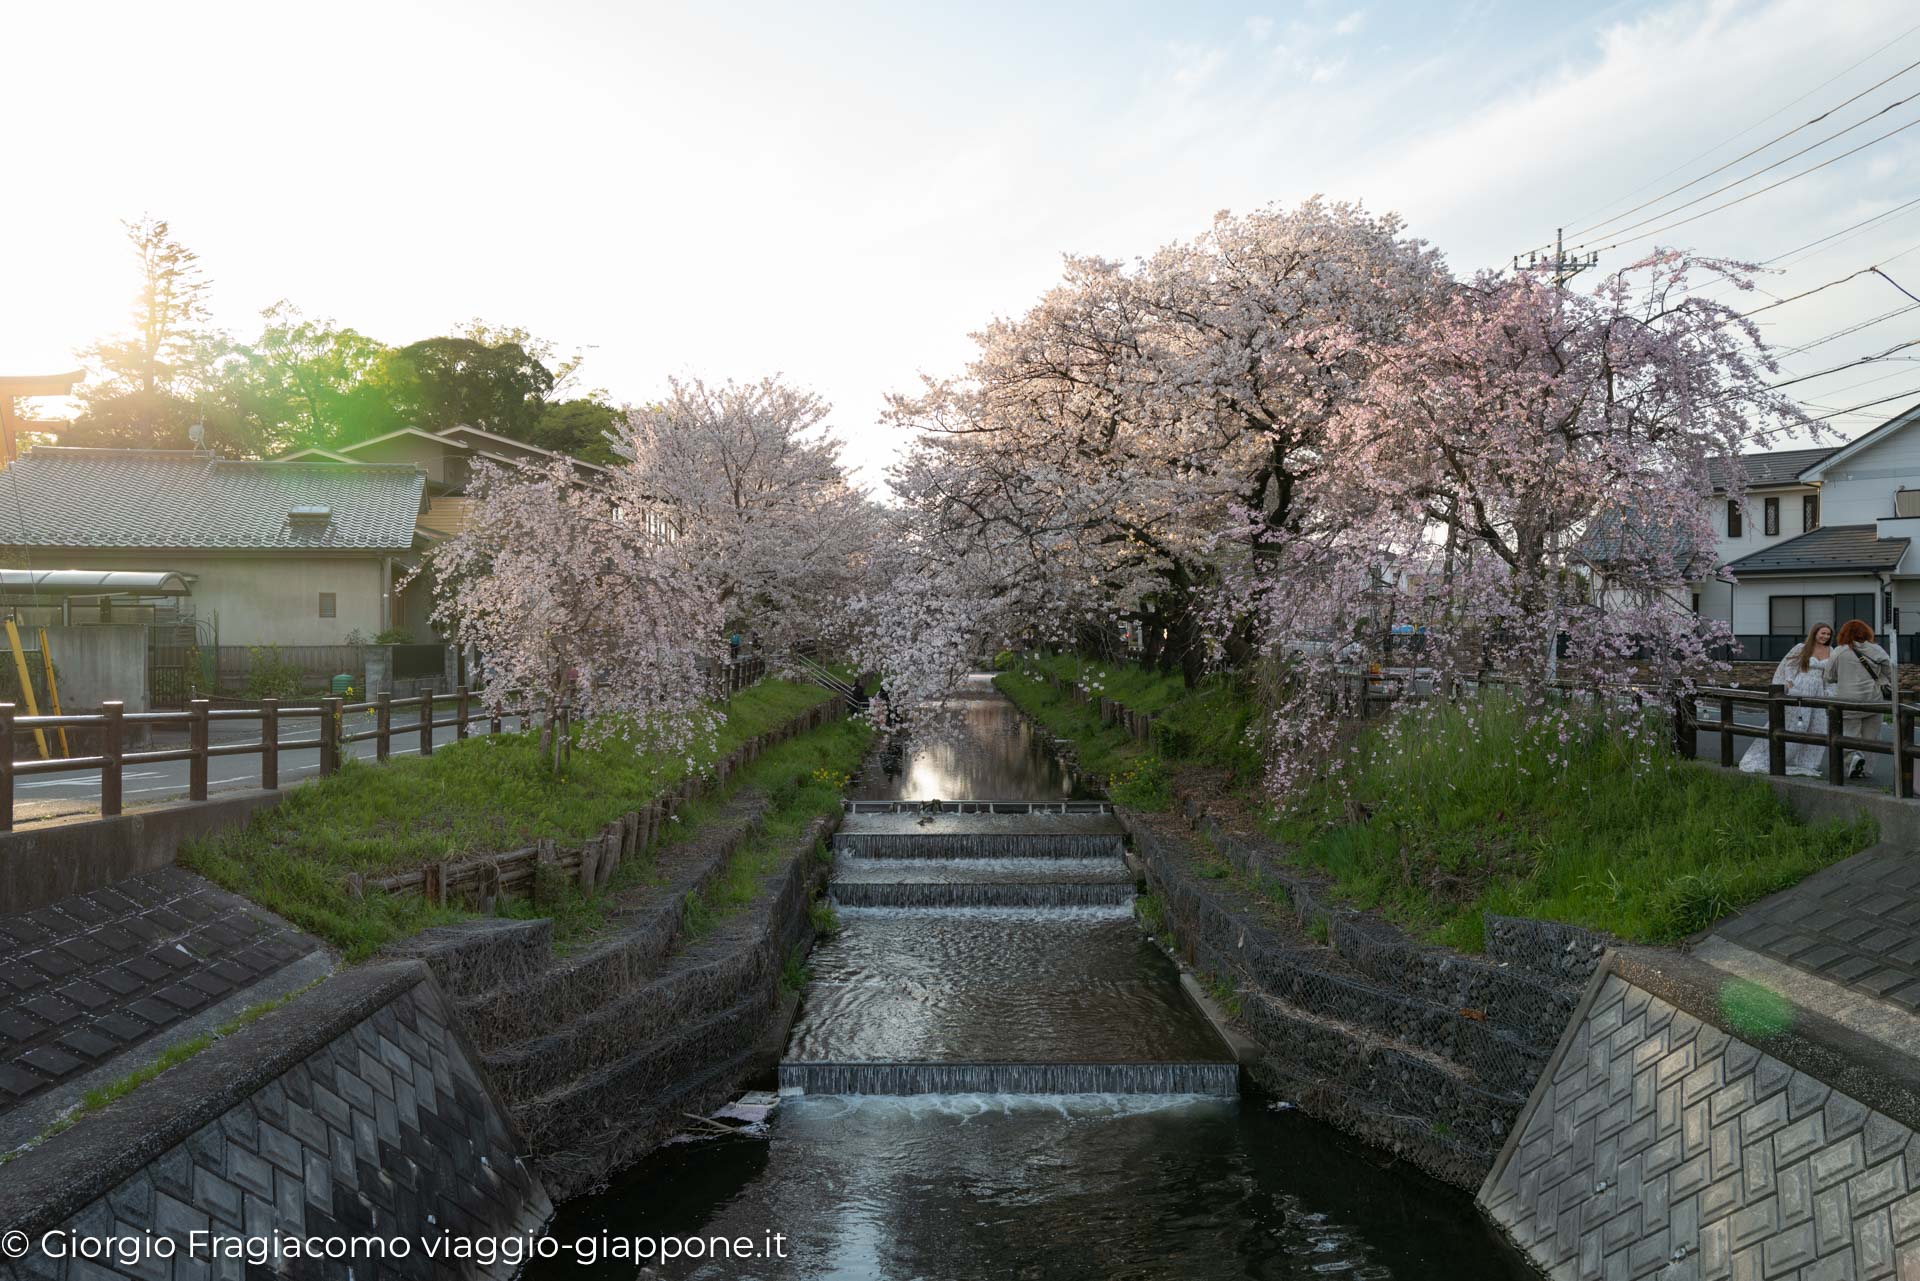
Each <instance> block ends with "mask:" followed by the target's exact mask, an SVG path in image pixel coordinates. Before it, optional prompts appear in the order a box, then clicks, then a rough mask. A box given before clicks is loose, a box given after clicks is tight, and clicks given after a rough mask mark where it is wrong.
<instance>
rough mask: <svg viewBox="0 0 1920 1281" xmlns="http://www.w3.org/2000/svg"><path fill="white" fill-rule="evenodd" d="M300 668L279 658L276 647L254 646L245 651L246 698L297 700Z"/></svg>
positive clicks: (278, 648) (278, 649)
mask: <svg viewBox="0 0 1920 1281" xmlns="http://www.w3.org/2000/svg"><path fill="white" fill-rule="evenodd" d="M299 696H300V667H299V664H297V663H292V662H289V661H288V660H286V659H284V658H282V657H281V656H280V647H279V646H278V645H264V646H261V645H256V646H254V647H253V648H252V649H249V650H248V651H247V697H248V698H298V697H299Z"/></svg>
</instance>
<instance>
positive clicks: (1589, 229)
mask: <svg viewBox="0 0 1920 1281" xmlns="http://www.w3.org/2000/svg"><path fill="white" fill-rule="evenodd" d="M1915 67H1920V62H1910V63H1908V64H1907V65H1906V66H1904V67H1902V68H1900V70H1898V71H1896V72H1894V73H1893V74H1892V75H1890V76H1888V77H1887V78H1886V79H1885V80H1881V81H1879V82H1878V83H1876V84H1873V85H1871V86H1869V87H1868V88H1865V89H1862V90H1861V91H1860V92H1859V93H1856V94H1854V95H1853V97H1851V98H1848V99H1847V100H1846V101H1845V102H1843V103H1841V104H1840V105H1839V106H1837V107H1829V108H1828V109H1827V110H1825V111H1823V112H1821V113H1820V114H1819V115H1817V116H1815V117H1814V118H1813V119H1811V120H1809V121H1807V122H1806V123H1805V124H1800V125H1795V126H1794V127H1793V128H1792V129H1789V130H1788V131H1787V132H1786V133H1783V134H1781V135H1780V136H1779V137H1778V138H1775V139H1773V140H1772V141H1770V142H1764V143H1761V144H1760V145H1759V146H1758V147H1755V148H1754V149H1753V150H1752V151H1748V152H1745V153H1743V154H1741V155H1738V156H1735V157H1734V158H1733V159H1732V160H1729V161H1727V163H1725V164H1723V165H1721V166H1720V167H1719V168H1717V169H1709V170H1708V171H1707V172H1706V173H1703V174H1701V175H1700V176H1699V177H1698V178H1695V179H1693V180H1692V181H1691V182H1683V183H1681V184H1680V185H1679V186H1678V187H1675V188H1673V189H1672V190H1670V191H1666V192H1663V193H1661V194H1660V195H1658V196H1655V197H1653V198H1652V199H1650V200H1643V201H1641V202H1640V203H1639V204H1637V205H1635V206H1634V207H1633V208H1631V209H1628V210H1626V211H1624V212H1622V213H1617V214H1615V215H1614V216H1613V217H1611V218H1605V219H1602V220H1601V221H1599V222H1596V223H1593V224H1592V225H1590V226H1586V227H1582V228H1580V229H1579V230H1578V231H1576V232H1574V233H1573V234H1574V235H1576V236H1585V235H1590V234H1592V233H1593V232H1595V231H1598V230H1600V229H1601V228H1603V227H1607V226H1610V225H1612V224H1613V223H1616V222H1619V221H1620V220H1621V219H1622V218H1625V217H1628V216H1629V215H1632V214H1636V213H1639V212H1640V211H1641V210H1642V209H1645V208H1646V207H1647V206H1649V205H1657V204H1659V203H1660V202H1661V201H1662V200H1665V199H1666V198H1667V197H1668V196H1677V195H1679V194H1680V193H1681V192H1683V191H1685V190H1686V189H1687V188H1688V187H1696V186H1698V185H1699V184H1701V183H1703V182H1705V181H1706V180H1707V179H1709V178H1712V177H1714V176H1715V175H1717V174H1722V173H1725V172H1726V171H1727V170H1729V169H1731V168H1733V166H1735V165H1737V164H1739V163H1740V162H1741V161H1743V160H1747V159H1751V158H1752V157H1754V156H1757V155H1759V154H1760V153H1761V152H1763V151H1765V150H1766V149H1767V148H1768V147H1771V146H1773V145H1774V144H1775V143H1779V142H1783V141H1785V140H1786V139H1788V138H1791V137H1792V136H1793V135H1794V134H1796V133H1798V132H1800V130H1802V129H1805V128H1807V127H1808V126H1809V125H1816V124H1819V123H1820V122H1821V121H1822V120H1825V119H1826V118H1827V117H1828V116H1831V115H1832V114H1833V113H1834V112H1836V111H1839V110H1841V109H1842V108H1845V107H1848V106H1851V105H1852V104H1854V103H1856V102H1858V101H1860V99H1862V98H1864V97H1866V96H1867V95H1868V94H1870V93H1872V92H1873V91H1874V90H1875V89H1878V88H1880V87H1881V85H1885V84H1888V83H1890V82H1892V81H1894V80H1898V79H1899V78H1900V77H1901V76H1904V75H1906V74H1907V73H1908V72H1910V71H1912V70H1913V69H1914V68H1915ZM1916 97H1920V94H1908V95H1907V96H1906V97H1904V98H1901V99H1899V100H1898V101H1896V102H1889V103H1888V104H1887V105H1886V106H1884V107H1881V108H1880V109H1879V110H1878V111H1876V112H1874V113H1873V114H1872V115H1868V116H1862V117H1861V118H1860V119H1858V120H1856V121H1854V122H1853V123H1852V124H1850V125H1848V126H1847V127H1846V128H1845V129H1841V130H1838V131H1836V132H1834V133H1830V134H1828V135H1827V136H1826V137H1824V138H1822V139H1820V140H1819V141H1818V142H1811V143H1808V144H1807V145H1806V146H1804V147H1802V148H1801V149H1800V150H1798V151H1796V152H1793V153H1792V154H1791V155H1786V156H1782V157H1780V159H1778V160H1776V161H1774V162H1773V163H1771V164H1769V165H1766V166H1765V167H1763V168H1760V169H1756V170H1754V171H1753V172H1752V173H1750V174H1748V175H1746V176H1745V177H1744V178H1736V179H1734V180H1733V181H1732V182H1730V183H1727V184H1726V185H1725V186H1722V187H1717V188H1715V189H1714V190H1712V191H1709V192H1706V193H1705V194H1703V195H1699V196H1695V197H1694V198H1693V199H1692V200H1689V201H1687V203H1686V204H1683V205H1678V206H1676V207H1675V208H1673V209H1669V210H1667V211H1666V214H1653V215H1650V216H1649V217H1646V218H1643V219H1641V220H1640V221H1639V222H1637V223H1634V224H1632V226H1628V227H1622V228H1620V231H1631V230H1633V228H1634V227H1639V226H1644V225H1645V224H1647V223H1649V222H1653V221H1654V220H1655V219H1657V218H1663V217H1665V216H1667V214H1673V213H1678V212H1679V211H1680V210H1681V209H1686V208H1688V207H1689V206H1692V205H1697V204H1699V203H1700V202H1701V201H1702V200H1708V199H1711V198H1712V197H1714V196H1717V195H1719V194H1720V193H1721V192H1723V191H1728V190H1730V189H1732V188H1734V187H1737V186H1739V185H1740V184H1741V183H1743V182H1751V181H1752V180H1753V179H1755V178H1758V177H1759V176H1760V175H1761V174H1763V173H1766V172H1768V171H1769V170H1773V169H1778V168H1779V167H1780V166H1781V165H1784V164H1786V163H1787V162H1788V161H1789V160H1795V159H1798V158H1799V157H1801V156H1804V155H1806V154H1807V153H1808V152H1809V151H1814V150H1817V149H1818V148H1820V147H1824V146H1825V145H1826V144H1827V143H1829V142H1832V141H1833V140H1834V139H1835V138H1839V137H1841V136H1843V135H1845V134H1849V133H1852V132H1853V131H1854V130H1855V129H1858V128H1859V127H1860V126H1861V125H1864V124H1866V123H1867V122H1868V121H1869V120H1877V119H1879V118H1880V117H1881V116H1884V115H1886V114H1887V113H1888V112H1889V111H1892V110H1893V109H1894V108H1895V107H1903V106H1905V105H1906V104H1907V103H1909V102H1912V101H1913V100H1914V98H1916ZM1608 234H1609V235H1616V234H1618V232H1609V233H1608Z"/></svg>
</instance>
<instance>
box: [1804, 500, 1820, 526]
mask: <svg viewBox="0 0 1920 1281" xmlns="http://www.w3.org/2000/svg"><path fill="white" fill-rule="evenodd" d="M1818 528H1820V495H1818V494H1808V495H1806V496H1805V497H1804V498H1802V499H1801V500H1800V532H1801V533H1803V534H1811V533H1812V532H1813V531H1814V530H1816V529H1818Z"/></svg>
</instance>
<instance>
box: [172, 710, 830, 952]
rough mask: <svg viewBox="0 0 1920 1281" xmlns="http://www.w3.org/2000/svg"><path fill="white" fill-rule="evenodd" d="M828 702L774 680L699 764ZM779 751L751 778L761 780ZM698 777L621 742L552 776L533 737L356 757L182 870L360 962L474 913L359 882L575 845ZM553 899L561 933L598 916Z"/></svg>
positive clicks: (589, 752)
mask: <svg viewBox="0 0 1920 1281" xmlns="http://www.w3.org/2000/svg"><path fill="white" fill-rule="evenodd" d="M829 696H830V695H829V694H828V692H827V691H826V690H823V689H820V688H818V687H817V686H813V685H803V684H798V683H792V682H787V681H773V680H768V681H762V682H760V683H759V684H757V685H754V686H752V687H751V688H749V689H745V690H742V691H741V692H740V693H738V694H736V695H734V697H733V698H732V699H731V700H729V701H728V703H727V705H726V711H727V720H726V723H725V725H724V726H722V728H721V731H720V733H719V736H718V741H717V742H716V743H715V744H713V745H712V746H711V747H710V748H709V749H708V750H705V751H702V752H700V753H698V754H697V755H696V758H695V760H694V762H693V763H692V765H693V768H694V769H696V770H705V769H706V768H708V767H709V766H711V764H712V763H713V762H714V761H715V760H718V759H719V758H720V757H722V756H725V755H726V754H727V753H729V752H731V751H732V750H733V749H734V748H735V747H737V746H739V745H740V744H741V743H743V742H745V741H746V740H747V739H749V738H752V737H753V736H754V735H756V734H760V733H763V732H765V731H766V730H769V729H772V728H773V727H775V726H777V725H779V724H782V723H784V722H785V721H788V720H790V719H791V718H793V717H794V716H795V715H798V714H799V713H800V712H802V711H805V710H806V709H807V708H809V707H812V706H814V705H815V704H817V703H820V702H823V701H825V700H826V699H827V698H828V697H829ZM806 737H807V738H813V737H814V735H807V736H806ZM794 741H798V740H790V741H789V743H787V744H782V745H781V748H782V749H784V748H786V747H788V746H790V745H791V743H792V742H794ZM779 751H780V749H776V750H775V751H774V752H770V753H767V754H766V755H763V756H762V758H761V759H760V760H759V761H757V762H755V767H754V769H753V770H752V771H749V772H751V773H755V774H760V773H763V767H765V766H766V765H767V764H768V762H769V761H770V760H773V759H776V758H778V757H779ZM689 768H690V766H689V761H688V759H687V757H686V756H684V755H675V754H672V753H668V752H661V751H642V750H639V749H637V748H635V747H634V746H632V745H631V744H628V743H625V742H622V741H619V740H614V741H611V742H608V743H605V744H603V745H601V746H598V747H593V748H587V747H583V746H576V747H575V748H574V750H573V753H572V757H571V760H570V762H569V763H568V765H567V766H566V768H565V770H563V771H562V772H561V773H560V774H558V775H556V774H554V773H553V772H552V770H551V768H550V766H549V765H548V764H547V763H546V762H544V761H543V760H542V759H541V757H540V753H539V749H538V744H537V740H536V738H535V736H534V735H532V734H501V735H494V736H484V737H479V738H471V739H468V740H466V741H465V742H462V743H455V744H452V745H450V746H447V747H442V748H439V749H438V750H436V751H435V752H434V754H433V755H432V756H426V757H403V758H398V759H395V760H392V761H389V762H388V763H387V764H385V765H374V764H367V763H363V762H358V761H353V762H348V763H346V764H345V765H343V767H342V769H341V771H340V773H339V774H337V775H335V776H334V777H332V778H328V779H321V780H318V781H316V782H312V783H308V784H305V785H303V786H301V787H298V788H295V789H293V790H291V791H290V792H289V793H288V795H287V797H286V799H284V800H283V801H281V802H280V804H278V805H277V806H275V807H274V808H272V809H270V810H265V811H263V812H261V813H260V814H258V815H256V816H254V818H253V819H252V820H251V821H250V822H248V824H247V825H246V826H245V827H242V828H236V829H233V830H231V831H228V832H224V833H221V834H219V835H216V836H213V837H210V838H208V839H205V840H201V841H195V842H192V843H189V844H188V845H187V846H186V847H185V848H184V849H183V850H182V861H183V862H185V863H186V864H187V865H188V866H190V867H192V868H193V869H194V870H195V871H198V872H200V873H202V874H203V875H205V876H207V877H209V878H211V879H212V880H214V881H216V882H218V883H219V884H221V885H223V886H225V887H227V888H228V889H231V890H234V891H236V892H237V893H240V894H244V895H246V896H247V897H248V898H251V899H253V900H254V901H255V902H257V903H259V904H261V905H262V906H264V907H267V908H269V909H271V910H273V911H275V912H278V913H280V914H281V915H282V916H285V917H286V918H288V919H289V920H291V921H293V922H294V923H295V924H296V925H298V926H300V927H301V928H302V929H305V930H307V931H309V932H311V933H314V934H317V935H319V936H320V937H322V938H324V939H326V940H327V941H328V942H329V943H331V944H333V945H334V946H335V947H337V948H339V949H340V950H341V952H342V953H343V954H344V955H345V956H346V958H347V960H348V961H349V962H356V961H360V960H364V959H365V958H366V957H368V956H370V955H372V954H373V952H375V951H376V950H378V949H379V948H380V947H381V946H383V945H384V944H386V943H388V942H390V941H392V940H393V939H396V938H401V937H404V936H405V935H407V934H411V933H414V932H415V931H418V930H421V929H424V928H426V927H428V926H431V925H436V924H441V923H444V922H447V921H452V920H458V919H462V918H463V917H464V916H465V915H466V914H465V913H463V912H461V911H460V910H458V909H454V908H436V907H432V906H430V905H428V903H427V902H426V900H425V899H424V898H423V897H421V896H419V895H408V894H397V895H389V894H384V893H380V892H377V891H375V892H370V893H368V894H367V896H366V897H365V898H364V899H354V898H353V897H351V896H350V895H349V894H348V893H347V890H346V877H347V876H348V874H349V873H359V874H361V875H363V876H367V877H370V878H371V877H379V876H384V875H390V874H392V873H395V872H399V871H404V870H407V869H411V868H415V867H419V866H421V865H423V864H425V863H429V862H433V861H436V860H442V859H459V858H469V857H475V856H478V855H482V854H488V853H499V852H504V851H507V850H513V849H519V848H522V847H524V846H527V845H530V844H532V843H533V842H534V841H536V840H539V839H543V838H547V839H553V840H556V841H559V842H561V843H563V844H566V843H574V842H578V841H581V840H584V839H586V838H588V837H591V836H594V835H597V834H598V833H599V832H600V830H601V829H602V828H604V827H605V826H606V825H607V824H608V823H610V822H612V821H614V820H615V819H617V818H619V817H620V816H621V815H622V814H625V813H626V812H627V811H629V810H633V809H638V808H640V807H641V806H643V805H646V804H647V803H648V802H650V801H651V800H652V799H653V798H654V797H655V796H657V795H658V794H660V793H661V792H662V791H664V790H666V789H668V788H670V787H673V786H675V785H677V784H678V783H679V782H680V781H681V780H682V779H683V778H685V777H686V776H687V774H688V773H689ZM738 777H741V776H738V775H737V776H736V778H738ZM688 821H690V820H688V819H687V818H686V816H685V812H684V811H683V823H684V822H688ZM556 900H557V904H558V906H559V908H560V910H561V911H562V913H563V914H564V915H566V916H567V917H569V918H573V917H577V918H578V919H577V920H576V919H568V920H563V921H562V924H561V930H562V933H563V934H564V933H569V932H572V933H578V932H580V931H582V930H586V929H590V928H592V926H593V923H594V921H595V919H597V917H596V914H595V913H594V912H592V911H591V910H590V907H589V905H584V904H580V905H573V906H571V907H569V906H568V904H567V902H566V896H565V895H557V896H556ZM542 914H545V913H544V911H543V913H542Z"/></svg>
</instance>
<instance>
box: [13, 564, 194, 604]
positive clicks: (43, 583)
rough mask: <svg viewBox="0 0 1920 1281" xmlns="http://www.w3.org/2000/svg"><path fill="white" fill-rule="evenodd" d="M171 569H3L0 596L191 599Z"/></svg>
mask: <svg viewBox="0 0 1920 1281" xmlns="http://www.w3.org/2000/svg"><path fill="white" fill-rule="evenodd" d="M192 594H193V591H192V588H191V587H189V586H188V579H187V575H185V574H179V573H175V572H173V571H171V570H152V571H149V570H117V569H0V597H4V598H5V599H6V600H8V601H11V602H13V603H15V604H19V603H23V602H25V601H34V600H60V599H62V598H64V597H69V596H116V597H120V596H191V595H192Z"/></svg>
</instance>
